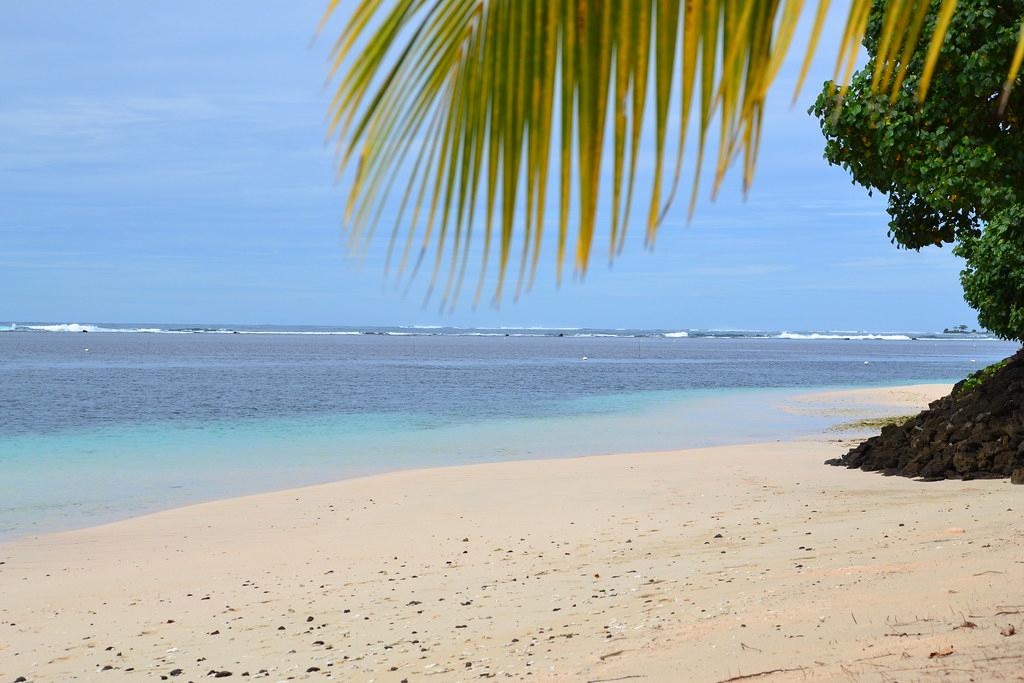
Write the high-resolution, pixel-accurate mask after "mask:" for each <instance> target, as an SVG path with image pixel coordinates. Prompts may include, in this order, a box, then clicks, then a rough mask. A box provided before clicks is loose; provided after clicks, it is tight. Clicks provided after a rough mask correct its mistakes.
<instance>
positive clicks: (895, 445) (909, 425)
mask: <svg viewBox="0 0 1024 683" xmlns="http://www.w3.org/2000/svg"><path fill="white" fill-rule="evenodd" d="M826 464H829V465H839V466H843V467H849V468H851V469H855V468H859V469H862V470H867V471H879V472H882V473H884V474H897V475H901V476H904V477H920V478H922V479H926V480H936V479H981V478H997V477H1000V478H1001V477H1010V481H1012V482H1013V483H1015V484H1024V349H1022V350H1021V351H1018V352H1017V353H1016V354H1015V355H1013V356H1012V357H1010V358H1008V359H1007V360H1005V361H1003V363H1001V364H997V365H996V366H992V367H990V368H986V369H985V370H981V371H979V372H977V373H975V374H974V375H971V376H970V377H968V378H967V379H965V380H963V381H961V382H958V383H957V384H956V386H955V387H953V391H952V393H950V395H949V396H945V397H943V398H940V399H939V400H937V401H933V402H932V403H931V404H930V405H929V406H928V409H927V410H925V411H924V412H922V413H921V414H919V415H917V416H915V417H913V418H911V419H910V420H908V421H907V422H905V423H904V424H901V425H889V426H886V427H883V428H882V432H881V434H879V435H878V436H875V437H872V438H870V439H868V440H867V441H865V442H864V443H862V444H860V445H859V446H857V447H856V448H854V449H853V450H851V451H850V452H849V453H847V454H846V455H844V456H843V457H841V458H835V459H833V460H827V461H826Z"/></svg>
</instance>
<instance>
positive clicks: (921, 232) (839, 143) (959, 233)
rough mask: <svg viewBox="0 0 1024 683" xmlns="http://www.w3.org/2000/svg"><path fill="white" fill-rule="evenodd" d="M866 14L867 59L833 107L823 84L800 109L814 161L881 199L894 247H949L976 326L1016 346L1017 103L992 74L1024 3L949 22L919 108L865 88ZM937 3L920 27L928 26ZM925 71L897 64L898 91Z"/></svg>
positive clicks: (1019, 246)
mask: <svg viewBox="0 0 1024 683" xmlns="http://www.w3.org/2000/svg"><path fill="white" fill-rule="evenodd" d="M894 1H897V0H889V2H886V3H879V4H877V5H876V6H875V8H874V9H873V10H872V14H871V16H870V18H869V21H868V24H867V32H866V34H865V37H864V46H865V48H866V49H867V52H868V55H869V60H868V63H867V64H866V65H864V67H863V68H862V69H860V70H859V71H858V72H857V73H856V74H854V76H853V78H852V81H851V83H850V86H849V89H848V90H847V91H846V93H845V95H844V96H843V97H841V98H837V97H836V96H835V92H836V86H835V85H834V84H833V83H826V84H825V87H824V89H823V90H822V92H821V94H820V95H819V96H818V99H817V101H816V102H815V104H814V106H813V107H812V109H811V111H812V112H813V113H814V114H815V115H816V116H817V117H818V119H819V121H820V123H821V129H822V132H823V133H824V135H825V139H826V143H825V158H826V159H827V160H828V161H829V163H831V164H835V165H838V166H842V167H843V168H844V169H846V170H847V171H849V172H850V174H851V175H852V177H853V181H854V182H855V183H858V184H860V185H863V186H864V187H866V188H868V189H869V191H879V192H881V193H883V194H885V195H886V197H887V198H888V212H889V216H890V219H891V220H890V222H889V234H890V236H891V238H892V240H893V242H894V243H895V244H897V245H898V246H902V247H906V248H911V249H920V248H922V247H926V246H928V245H933V244H935V245H942V244H943V243H954V244H955V247H954V248H955V251H956V252H957V253H958V254H959V255H961V256H963V257H964V258H965V259H966V267H965V269H964V271H963V273H962V275H961V280H962V282H963V285H964V294H965V298H966V299H967V301H968V303H969V304H971V305H972V306H973V307H974V308H976V309H977V310H978V313H979V321H980V322H981V324H982V325H984V326H985V327H987V328H989V329H990V330H992V331H993V332H996V333H998V334H999V335H1001V336H1003V337H1006V338H1011V339H1024V136H1022V135H1021V120H1020V116H1021V113H1022V105H1024V93H1022V92H1021V91H1020V90H1014V91H1012V92H1010V93H1009V94H1008V95H1004V94H1003V80H1004V73H1003V65H1005V64H1006V63H1007V61H1008V60H1009V59H1011V58H1012V57H1013V55H1014V52H1015V49H1016V44H1017V31H1016V30H1015V29H1014V28H1013V27H1012V24H1013V22H1014V21H1018V20H1019V18H1020V17H1021V16H1022V15H1024V0H973V1H972V2H970V3H962V4H961V5H960V9H959V11H958V12H957V13H956V14H955V15H954V17H953V18H952V22H951V24H950V28H949V33H948V36H947V39H946V43H945V45H944V46H943V53H942V55H943V56H942V59H941V61H940V62H939V66H938V68H937V69H936V70H935V73H934V75H933V77H932V80H931V86H930V93H929V97H928V98H927V100H925V101H924V102H923V103H918V102H916V101H914V100H912V99H910V98H906V97H902V98H901V97H896V98H892V97H889V96H886V95H884V94H882V93H879V92H878V89H877V88H876V87H875V81H876V80H877V79H879V78H881V77H883V74H884V70H885V64H884V63H882V62H880V61H879V59H878V51H879V46H880V44H881V42H882V41H883V40H884V33H883V31H882V28H883V25H884V18H885V16H886V12H887V9H888V6H889V5H890V4H891V3H892V2H894ZM939 13H940V11H939V7H938V4H937V3H936V4H935V5H934V6H933V8H932V10H931V11H930V12H929V14H928V16H927V18H926V22H925V26H926V30H927V26H928V25H929V24H931V23H934V22H935V21H937V20H938V15H939ZM924 68H925V54H924V50H922V49H919V50H918V51H917V52H915V53H914V54H913V56H912V57H911V59H910V60H909V61H908V62H907V64H906V76H905V84H904V86H903V87H904V88H913V87H915V85H916V83H917V82H918V80H919V79H920V77H921V74H922V72H923V71H924Z"/></svg>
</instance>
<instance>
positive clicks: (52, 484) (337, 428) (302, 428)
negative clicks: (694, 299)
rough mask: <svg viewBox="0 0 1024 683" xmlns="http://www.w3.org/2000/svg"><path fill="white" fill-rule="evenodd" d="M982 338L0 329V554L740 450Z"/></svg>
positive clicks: (936, 364) (972, 347) (950, 364)
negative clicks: (396, 488) (250, 497)
mask: <svg viewBox="0 0 1024 683" xmlns="http://www.w3.org/2000/svg"><path fill="white" fill-rule="evenodd" d="M1016 349H1017V345H1015V344H1010V343H1006V342H1002V341H998V340H995V339H992V338H989V337H986V336H984V335H955V334H954V335H950V334H941V333H932V334H921V333H903V332H894V333H884V334H874V333H862V332H813V331H812V332H788V331H754V332H751V331H721V330H718V331H712V330H589V329H522V328H515V329H498V330H493V329H492V330H479V329H460V328H422V327H420V328H399V327H396V328H343V327H339V328H331V327H291V328H288V327H275V326H228V325H161V324H150V323H144V324H127V323H101V324H89V325H86V324H79V323H46V322H40V323H17V324H13V323H12V324H10V325H4V326H0V387H2V391H0V538H6V539H9V538H15V537H21V536H26V535H30V534H35V533H41V532H47V531H54V530H62V529H71V528H79V527H84V526H91V525H94V524H99V523H104V522H109V521H114V520H118V519H123V518H126V517H130V516H134V515H139V514H144V513H147V512H152V511H155V510H160V509H166V508H170V507H176V506H180V505H185V504H189V503H194V502H200V501H204V500H211V499H216V498H223V497H227V496H234V495H244V494H249V493H257V492H261V491H268V490H274V489H281V488H289V487H294V486H302V485H307V484H314V483H320V482H326V481H332V480H336V479H340V478H344V477H352V476H361V475H366V474H372V473H378V472H384V471H390V470H397V469H404V468H414V467H429V466H439V465H452V464H466V463H477V462H489V461H496V460H507V459H529V458H550V457H570V456H576V455H585V454H598V453H612V452H625V451H652V450H668V449H678V448H687V447H698V446H707V445H715V444H722V443H738V442H755V441H764V440H776V439H785V438H793V437H799V436H801V435H806V434H812V433H815V432H817V431H820V430H821V429H823V428H825V427H826V426H828V424H829V423H830V422H834V421H835V419H834V418H827V417H823V416H820V415H809V414H799V413H795V412H790V411H787V410H785V409H784V408H785V404H786V401H787V400H788V399H789V398H791V397H793V396H794V395H795V394H799V393H804V392H806V391H808V390H812V389H818V388H845V387H856V386H878V385H887V384H906V383H917V382H952V381H956V380H959V379H962V378H963V377H965V376H966V375H968V374H969V373H971V372H973V371H974V370H977V369H979V368H981V367H984V366H985V365H987V364H989V363H991V362H994V361H996V360H999V359H1001V358H1004V357H1006V356H1008V355H1010V354H1011V353H1013V352H1014V351H1015V350H1016Z"/></svg>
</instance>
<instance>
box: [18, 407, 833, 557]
mask: <svg viewBox="0 0 1024 683" xmlns="http://www.w3.org/2000/svg"><path fill="white" fill-rule="evenodd" d="M805 391H806V390H804V389H801V390H793V389H731V390H691V391H677V392H667V391H666V392H646V393H636V394H625V395H615V396H606V397H600V398H593V399H581V400H579V401H577V402H576V405H572V406H564V407H563V408H562V412H563V414H560V415H557V416H552V417H520V418H514V419H504V420H503V419H483V420H478V421H473V422H467V423H454V424H442V425H438V424H435V423H434V422H433V421H431V420H430V419H429V418H427V417H425V416H423V415H416V414H407V415H396V414H367V415H341V416H304V417H289V418H277V419H249V420H235V421H217V422H209V423H204V424H201V425H198V424H197V425H192V426H186V425H181V424H175V423H164V424H146V425H130V426H114V427H99V428H90V429H74V430H65V431H59V432H54V433H47V434H29V435H20V436H17V437H13V438H8V439H4V440H2V441H0V460H2V462H3V467H4V479H5V489H6V491H5V495H4V498H3V501H2V503H0V535H2V536H4V537H8V538H10V537H14V536H20V535H24V534H26V533H37V532H42V531H51V530H57V529H64V528H69V527H77V526H86V525H92V524H97V523H102V522H107V521H113V520H116V519H121V518H124V517H127V516H133V515H137V514H142V513H145V512H151V511H154V510H158V509H164V508H168V507H176V506H179V505H183V504H187V503H193V502H199V501H203V500H211V499H216V498H222V497H227V496H235V495H242V494H248V493H255V492H259V491H268V490H274V489H281V488H289V487H294V486H302V485H306V484H313V483H318V482H324V481H331V480H334V479H340V478H345V477H353V476H360V475H366V474H373V473H378V472H382V471H389V470H396V469H407V468H419V467H433V466H441V465H453V464H466V463H477V462H489V461H498V460H513V459H515V460H518V459H531V458H551V457H569V456H577V455H589V454H599V453H617V452H629V451H652V450H670V449H676V448H687V447H696V446H707V445H715V444H724V443H738V442H753V441H763V440H771V439H782V438H788V437H791V436H795V435H799V434H805V433H812V432H815V431H818V430H820V429H822V428H824V427H825V426H827V425H828V424H829V423H830V422H831V421H834V420H829V419H827V418H823V417H816V416H808V415H796V414H793V413H790V412H787V411H785V410H783V409H782V407H783V405H784V403H785V401H786V399H788V398H790V397H792V396H793V395H796V394H799V393H804V392H805Z"/></svg>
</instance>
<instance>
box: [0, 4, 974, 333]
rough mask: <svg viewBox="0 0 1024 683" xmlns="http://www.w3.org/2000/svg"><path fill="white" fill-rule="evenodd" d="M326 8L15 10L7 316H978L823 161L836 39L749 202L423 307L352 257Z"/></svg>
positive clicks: (386, 321) (4, 74)
mask: <svg viewBox="0 0 1024 683" xmlns="http://www.w3.org/2000/svg"><path fill="white" fill-rule="evenodd" d="M324 4H325V3H324V0H302V1H290V2H265V3H253V2H237V1H234V0H230V1H221V2H216V3H211V2H193V1H189V0H180V1H177V2H167V1H154V2H145V3H121V2H116V3H115V2H96V3H81V2H76V1H70V0H69V1H67V2H51V1H49V0H38V1H36V2H31V3H17V4H12V5H10V6H8V7H5V10H4V14H5V18H4V21H3V22H2V23H0V92H3V93H4V97H3V98H2V100H0V140H2V141H3V144H2V145H0V323H6V322H10V321H14V322H24V321H36V320H47V321H66V322H98V321H106V322H113V321H152V322H196V323H200V322H209V323H214V322H222V323H249V324H259V323H268V324H273V323H276V324H335V325H396V324H449V325H477V326H495V325H547V326H600V327H659V328H735V329H799V330H810V329H843V330H853V329H865V330H895V329H898V330H935V329H940V328H942V327H944V326H947V325H951V324H956V323H960V322H963V323H968V324H974V323H975V320H976V319H975V317H974V315H973V313H972V312H971V310H970V309H969V308H968V307H967V306H966V304H964V303H963V300H962V297H961V292H960V288H959V283H958V279H957V274H958V271H959V268H960V265H959V263H958V262H957V261H956V260H955V258H954V257H953V256H952V255H951V254H950V253H949V249H948V248H947V249H941V250H940V249H929V250H925V251H922V252H921V253H916V252H906V251H898V250H896V249H895V248H894V247H893V246H892V245H891V244H890V243H889V240H888V238H887V236H886V229H885V226H886V222H887V217H886V214H885V211H884V199H882V198H879V197H877V196H876V197H874V198H869V197H867V195H866V193H865V192H864V191H863V190H862V189H861V188H858V187H854V186H852V185H851V183H850V180H849V178H848V177H847V176H846V174H845V173H844V172H843V171H842V170H840V169H836V168H829V167H828V166H827V165H826V164H825V162H824V161H823V160H822V159H821V149H822V139H821V136H820V133H819V132H818V126H817V123H816V122H815V121H814V120H813V119H811V118H810V117H809V116H808V115H807V114H806V113H805V111H806V109H807V106H808V105H809V104H810V102H811V101H812V99H813V95H814V93H815V92H816V91H817V89H818V85H819V84H820V83H821V81H823V80H824V79H825V78H827V77H828V76H829V75H830V73H831V58H832V55H831V53H830V52H829V51H828V49H826V50H825V52H823V53H822V54H821V55H820V56H819V59H818V61H817V64H816V69H815V72H814V73H813V74H812V78H811V79H809V86H808V87H806V88H805V92H804V93H803V95H802V97H801V100H800V102H799V103H798V105H797V106H796V107H790V106H789V99H790V97H789V95H790V92H791V88H792V83H793V80H794V77H795V71H796V66H797V62H798V61H799V55H794V57H793V58H792V59H791V60H790V61H789V62H788V63H787V64H786V66H785V68H784V69H783V73H782V74H781V76H780V79H779V87H777V88H776V89H775V90H774V91H773V92H772V95H771V97H770V105H769V112H768V115H767V120H766V124H765V135H764V142H763V146H762V152H761V157H760V163H759V167H758V172H757V177H756V180H755V185H754V187H753V189H752V191H751V193H750V195H749V197H748V198H747V200H746V201H743V199H742V197H741V196H740V193H739V192H738V190H737V189H736V188H735V186H734V185H733V186H730V187H728V188H726V189H725V190H723V192H722V194H721V195H720V196H719V199H718V201H717V202H715V203H713V204H712V203H709V202H702V203H701V204H700V205H699V206H698V210H697V216H696V218H695V220H694V221H693V222H692V223H691V224H690V225H686V221H685V210H686V209H685V206H684V205H682V204H680V205H678V206H676V207H675V208H674V210H673V211H672V213H670V215H669V217H668V219H667V221H666V224H665V225H664V227H663V228H662V230H661V232H660V234H659V239H658V244H657V248H656V249H655V250H654V251H653V252H652V251H648V250H645V249H643V247H642V243H641V239H640V238H641V237H642V236H641V235H640V234H639V233H640V232H641V231H639V230H634V231H633V236H634V237H635V238H637V239H634V240H633V241H632V242H631V243H630V244H629V245H627V250H626V254H625V255H624V256H623V257H622V258H621V259H620V260H618V261H616V262H615V264H614V266H612V267H611V268H609V267H608V266H607V265H606V264H605V262H604V260H603V259H602V258H595V262H594V265H593V266H592V268H591V271H590V272H589V274H588V275H587V277H586V280H585V282H583V283H582V284H581V283H579V282H577V281H573V280H571V279H570V280H569V281H567V282H565V283H563V285H562V287H561V288H560V289H559V288H556V287H555V286H554V278H553V276H552V274H551V271H550V270H545V271H544V272H542V274H541V276H540V282H539V283H538V285H537V286H535V288H534V290H533V291H532V292H531V293H530V294H528V295H526V296H524V297H522V298H521V299H520V300H518V301H512V300H506V301H505V302H504V303H503V305H502V306H501V308H500V309H497V310H495V309H494V308H491V307H489V306H486V305H484V306H481V307H480V308H479V309H477V310H473V309H472V307H471V306H470V302H469V301H468V300H467V301H464V302H463V303H462V304H461V305H460V306H459V307H458V308H457V310H455V312H453V313H451V314H443V315H442V314H440V313H439V312H438V310H437V307H436V305H427V306H424V305H423V300H422V294H423V292H424V290H425V287H426V281H425V280H421V281H420V282H419V283H418V284H414V285H413V287H412V288H411V290H410V291H409V292H408V293H405V290H404V288H401V287H395V286H394V285H391V284H387V283H385V282H384V281H383V280H382V277H381V267H382V264H383V257H382V249H381V245H379V244H377V245H375V246H374V247H373V248H371V250H370V252H369V254H368V255H367V257H366V258H365V259H364V260H362V261H356V260H354V259H352V258H351V257H349V256H348V255H347V254H346V251H345V248H344V242H343V237H342V233H341V213H342V196H343V191H344V181H342V183H341V184H340V185H339V184H336V183H335V169H334V160H333V156H332V150H331V148H330V147H328V146H325V145H324V139H323V136H324V130H325V127H324V111H325V109H326V106H327V99H328V95H327V92H326V91H325V90H324V87H323V85H324V77H325V74H326V65H325V50H326V47H327V45H328V44H329V42H330V41H329V40H324V41H321V42H320V43H318V44H317V45H313V46H311V45H310V39H311V38H312V35H313V30H314V28H315V26H316V23H317V21H318V19H319V17H320V13H321V11H322V9H323V5H324ZM808 19H809V18H808V17H805V22H806V21H807V20H808ZM334 29H335V30H336V29H337V26H336V25H335V27H334ZM838 30H839V29H838V27H837V26H832V27H830V29H829V31H830V34H831V35H834V34H835V33H836V32H837V31H838ZM823 42H824V41H823ZM797 44H798V45H801V41H800V37H799V36H798V37H797ZM640 182H641V183H642V182H643V177H641V178H640ZM684 182H685V180H684ZM385 232H386V231H385ZM597 248H598V249H601V246H600V245H598V247H597ZM596 253H599V254H600V253H603V252H601V251H599V252H596Z"/></svg>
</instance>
